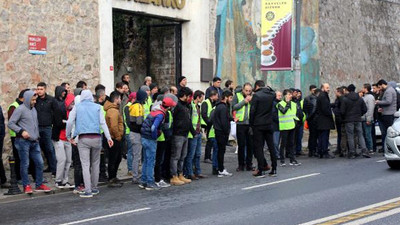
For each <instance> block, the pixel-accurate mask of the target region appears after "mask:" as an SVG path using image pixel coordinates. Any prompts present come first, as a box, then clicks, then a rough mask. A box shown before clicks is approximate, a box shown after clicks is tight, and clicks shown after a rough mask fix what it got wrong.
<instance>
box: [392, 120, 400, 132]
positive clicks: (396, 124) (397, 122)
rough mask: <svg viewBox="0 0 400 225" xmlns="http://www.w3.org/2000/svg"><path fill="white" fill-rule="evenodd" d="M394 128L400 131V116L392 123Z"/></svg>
mask: <svg viewBox="0 0 400 225" xmlns="http://www.w3.org/2000/svg"><path fill="white" fill-rule="evenodd" d="M392 127H393V129H395V130H396V131H400V118H397V119H396V120H395V121H394V123H393V125H392Z"/></svg>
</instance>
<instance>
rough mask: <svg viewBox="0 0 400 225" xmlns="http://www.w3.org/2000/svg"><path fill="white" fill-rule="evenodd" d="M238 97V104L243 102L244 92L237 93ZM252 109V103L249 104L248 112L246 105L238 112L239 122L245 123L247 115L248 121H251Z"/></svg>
mask: <svg viewBox="0 0 400 225" xmlns="http://www.w3.org/2000/svg"><path fill="white" fill-rule="evenodd" d="M236 97H237V100H238V103H239V102H241V101H243V99H244V96H243V93H242V92H239V93H236ZM250 107H251V105H250V103H248V105H247V111H246V105H244V106H243V107H242V108H240V109H239V110H236V118H237V119H238V121H239V122H243V121H244V117H245V115H246V114H247V119H250Z"/></svg>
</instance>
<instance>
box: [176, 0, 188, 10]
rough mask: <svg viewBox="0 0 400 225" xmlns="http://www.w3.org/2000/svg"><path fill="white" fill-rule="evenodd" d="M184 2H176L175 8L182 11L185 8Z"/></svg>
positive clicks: (177, 0) (183, 0)
mask: <svg viewBox="0 0 400 225" xmlns="http://www.w3.org/2000/svg"><path fill="white" fill-rule="evenodd" d="M185 4H186V0H176V7H177V8H178V9H183V7H185Z"/></svg>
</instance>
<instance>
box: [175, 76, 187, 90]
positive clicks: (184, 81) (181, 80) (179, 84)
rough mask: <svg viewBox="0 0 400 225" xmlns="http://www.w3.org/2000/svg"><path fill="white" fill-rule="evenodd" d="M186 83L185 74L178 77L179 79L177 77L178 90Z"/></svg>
mask: <svg viewBox="0 0 400 225" xmlns="http://www.w3.org/2000/svg"><path fill="white" fill-rule="evenodd" d="M186 84H187V79H186V77H185V76H181V77H179V79H178V86H177V88H178V91H179V90H181V89H182V88H183V87H186Z"/></svg>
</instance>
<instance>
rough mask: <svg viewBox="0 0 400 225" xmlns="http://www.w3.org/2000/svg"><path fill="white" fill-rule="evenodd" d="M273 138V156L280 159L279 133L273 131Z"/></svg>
mask: <svg viewBox="0 0 400 225" xmlns="http://www.w3.org/2000/svg"><path fill="white" fill-rule="evenodd" d="M273 136H274V150H275V155H276V158H278V159H280V158H281V156H280V152H279V139H280V137H281V132H279V131H274V134H273Z"/></svg>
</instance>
